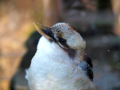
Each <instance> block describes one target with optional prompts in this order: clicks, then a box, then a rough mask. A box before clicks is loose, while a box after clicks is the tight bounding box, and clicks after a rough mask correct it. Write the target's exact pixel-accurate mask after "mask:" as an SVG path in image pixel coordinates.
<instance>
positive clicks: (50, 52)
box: [26, 23, 95, 90]
mask: <svg viewBox="0 0 120 90" xmlns="http://www.w3.org/2000/svg"><path fill="white" fill-rule="evenodd" d="M50 29H51V32H52V34H53V36H52V37H54V39H55V40H56V41H53V42H50V41H49V40H47V39H46V38H45V37H44V36H42V37H41V38H40V40H39V43H38V47H37V52H36V53H35V55H34V57H33V59H32V61H31V65H30V68H29V69H28V70H26V79H27V80H28V85H29V88H30V90H94V89H95V87H94V84H93V82H92V81H91V80H90V79H89V78H88V77H87V76H86V75H85V74H84V71H83V70H82V69H81V68H80V67H79V66H78V64H79V63H80V62H81V61H83V56H84V49H85V41H84V40H83V38H82V37H81V36H80V34H79V33H78V32H76V31H75V30H73V28H71V27H70V26H69V25H68V24H66V23H58V24H56V25H53V26H52V27H51V28H50ZM58 30H59V32H58ZM60 38H64V39H65V40H66V42H64V43H59V39H60ZM69 49H72V50H74V51H75V56H74V57H72V58H71V57H70V55H69V54H68V53H69Z"/></svg>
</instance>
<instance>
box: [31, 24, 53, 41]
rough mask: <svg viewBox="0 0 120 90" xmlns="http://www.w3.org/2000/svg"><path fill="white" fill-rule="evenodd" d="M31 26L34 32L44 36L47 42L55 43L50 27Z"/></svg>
mask: <svg viewBox="0 0 120 90" xmlns="http://www.w3.org/2000/svg"><path fill="white" fill-rule="evenodd" d="M33 25H34V26H35V28H36V30H37V31H38V32H39V33H40V34H41V35H42V36H44V37H45V38H46V39H47V40H49V41H50V42H52V41H55V39H54V36H53V33H52V32H51V28H50V27H46V26H43V25H42V24H39V23H36V22H33Z"/></svg>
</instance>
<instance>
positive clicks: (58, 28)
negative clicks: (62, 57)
mask: <svg viewBox="0 0 120 90" xmlns="http://www.w3.org/2000/svg"><path fill="white" fill-rule="evenodd" d="M33 24H34V26H35V27H36V29H37V31H38V32H39V33H40V34H41V35H42V36H44V37H45V38H46V39H47V40H48V41H49V42H51V43H52V42H54V43H56V44H57V45H58V46H59V47H60V48H62V49H63V50H64V51H66V52H67V53H68V55H69V56H70V57H71V58H74V57H75V55H76V52H79V51H80V52H84V49H85V47H86V42H85V41H84V40H83V38H82V37H81V35H80V33H78V32H77V31H76V30H75V29H74V28H73V27H71V26H70V25H69V24H67V23H57V24H55V25H53V26H52V27H46V26H43V25H41V24H39V23H33Z"/></svg>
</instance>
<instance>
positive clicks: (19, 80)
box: [0, 0, 120, 90]
mask: <svg viewBox="0 0 120 90" xmlns="http://www.w3.org/2000/svg"><path fill="white" fill-rule="evenodd" d="M32 22H38V23H42V24H44V25H46V26H52V25H53V24H55V23H57V22H67V23H70V24H71V25H72V26H73V27H75V28H76V29H77V30H78V31H79V32H80V34H81V35H82V37H83V38H84V39H85V40H86V42H87V47H86V52H87V54H88V55H89V56H90V57H91V59H92V61H93V66H94V83H95V85H96V90H120V0H24V1H23V0H0V90H28V84H27V80H26V79H25V69H27V68H28V67H29V65H30V62H31V59H32V57H33V55H34V53H35V51H36V45H37V43H38V40H39V38H40V35H39V34H38V32H37V31H36V30H35V28H34V27H33V24H32Z"/></svg>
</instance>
